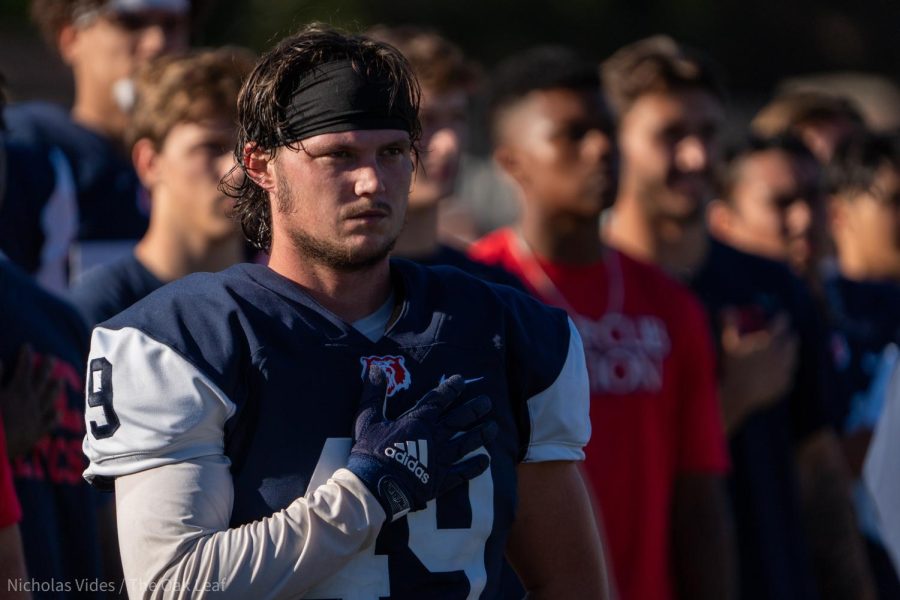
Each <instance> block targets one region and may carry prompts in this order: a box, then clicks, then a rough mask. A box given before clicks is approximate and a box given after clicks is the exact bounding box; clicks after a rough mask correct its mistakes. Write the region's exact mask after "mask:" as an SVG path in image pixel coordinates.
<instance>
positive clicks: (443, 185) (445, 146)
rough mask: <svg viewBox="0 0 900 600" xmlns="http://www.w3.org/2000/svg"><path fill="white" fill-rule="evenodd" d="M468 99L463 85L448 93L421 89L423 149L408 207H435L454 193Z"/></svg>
mask: <svg viewBox="0 0 900 600" xmlns="http://www.w3.org/2000/svg"><path fill="white" fill-rule="evenodd" d="M468 103H469V98H468V95H467V94H466V92H465V90H463V89H461V88H457V89H452V90H448V91H445V92H435V91H433V90H429V89H428V88H423V89H422V101H421V105H420V108H419V118H420V120H421V121H422V141H421V147H422V151H421V153H420V154H419V164H418V168H417V169H416V175H415V178H414V180H413V187H412V190H411V191H410V194H409V207H410V209H411V210H415V209H416V208H419V207H427V206H433V205H434V204H435V203H437V202H438V201H439V200H442V199H444V198H446V197H448V196H450V195H451V194H453V189H454V186H455V184H456V176H457V174H458V173H459V159H460V155H461V154H462V146H463V142H464V140H465V133H466V122H467V111H468Z"/></svg>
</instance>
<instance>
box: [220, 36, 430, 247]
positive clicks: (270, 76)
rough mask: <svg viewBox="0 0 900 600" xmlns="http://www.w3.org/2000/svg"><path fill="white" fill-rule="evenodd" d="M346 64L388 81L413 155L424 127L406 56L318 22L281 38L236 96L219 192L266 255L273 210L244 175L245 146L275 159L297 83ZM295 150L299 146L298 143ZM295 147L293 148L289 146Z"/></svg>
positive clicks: (260, 192)
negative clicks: (228, 161)
mask: <svg viewBox="0 0 900 600" xmlns="http://www.w3.org/2000/svg"><path fill="white" fill-rule="evenodd" d="M336 60H349V61H351V63H352V65H353V69H354V70H356V71H357V72H359V73H364V74H366V75H367V76H370V77H376V78H379V79H386V80H387V81H389V82H390V85H391V89H390V95H391V98H392V99H395V100H393V101H394V102H398V103H400V104H403V105H407V106H409V107H410V108H411V110H409V111H407V112H406V113H405V119H406V126H407V127H406V129H407V131H409V137H410V142H411V144H412V147H413V153H414V154H415V153H416V152H417V149H418V141H419V138H420V137H421V132H422V127H421V125H420V123H419V118H418V109H419V95H420V92H419V84H418V82H417V81H416V78H415V75H414V74H413V71H412V67H411V66H410V64H409V62H408V61H407V60H406V58H404V57H403V55H402V54H400V52H399V51H398V50H396V49H395V48H393V47H392V46H389V45H387V44H384V43H381V42H376V41H373V40H370V39H368V38H366V37H363V36H358V35H351V34H348V33H345V32H342V31H339V30H337V29H333V28H331V27H328V26H326V25H323V24H321V23H313V24H310V25H308V26H306V27H304V28H303V29H301V30H300V31H299V32H298V33H296V34H294V35H292V36H290V37H287V38H285V39H284V40H282V41H281V42H280V43H279V44H278V45H277V46H276V47H275V48H274V49H272V50H271V51H269V52H268V53H267V54H265V55H264V56H263V57H262V58H261V59H260V61H259V62H258V63H257V65H256V67H255V68H254V69H253V72H252V73H251V74H250V76H249V77H248V78H247V81H246V82H245V83H244V86H243V87H242V88H241V92H240V95H239V96H238V127H239V130H238V142H237V146H236V147H235V157H236V161H237V165H236V166H235V168H234V169H233V170H232V172H231V173H229V174H228V175H227V176H226V177H225V178H224V179H223V180H222V183H221V185H220V188H221V189H222V190H223V192H224V193H226V194H228V195H229V196H231V197H233V198H236V199H237V201H236V203H235V207H234V215H235V217H236V218H237V219H238V220H239V221H240V223H241V227H242V228H243V230H244V235H246V236H247V239H248V240H249V241H250V243H251V244H253V245H254V246H255V247H257V248H259V249H260V250H263V251H265V252H268V251H269V248H270V246H271V243H272V208H271V204H270V200H269V197H268V193H267V192H266V191H265V190H264V189H263V188H261V187H260V186H259V185H257V184H256V183H255V182H254V181H253V180H252V179H250V177H246V176H244V177H241V176H240V175H241V174H242V173H243V174H244V175H246V170H247V166H246V165H245V164H244V147H245V146H246V145H247V144H250V145H252V146H255V147H256V148H257V149H259V150H262V151H265V152H268V153H269V155H270V157H271V158H274V157H275V155H276V153H277V151H278V148H279V147H282V146H284V145H285V144H283V143H282V142H281V140H282V139H283V133H282V132H283V131H284V130H285V128H286V127H287V125H288V118H287V111H288V108H289V106H290V103H291V96H292V94H293V92H294V90H295V87H296V85H297V83H298V82H299V81H300V80H301V79H302V78H303V77H304V76H305V75H307V74H308V73H309V72H310V71H311V70H312V69H314V68H316V67H317V66H319V65H322V64H324V63H327V62H332V61H336ZM297 145H298V147H299V143H297ZM291 147H293V145H292V146H291Z"/></svg>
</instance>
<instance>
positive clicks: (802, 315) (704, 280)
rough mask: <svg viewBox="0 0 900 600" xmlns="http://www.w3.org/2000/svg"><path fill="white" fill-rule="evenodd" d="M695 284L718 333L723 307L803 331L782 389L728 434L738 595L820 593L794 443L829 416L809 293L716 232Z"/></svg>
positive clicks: (743, 319) (776, 599) (760, 323)
mask: <svg viewBox="0 0 900 600" xmlns="http://www.w3.org/2000/svg"><path fill="white" fill-rule="evenodd" d="M689 285H690V287H691V289H692V290H693V292H694V293H695V294H697V296H698V297H699V298H700V300H701V302H702V303H703V305H704V307H705V308H706V311H707V316H708V318H709V320H710V325H711V329H712V330H713V331H714V332H715V333H716V339H721V330H722V321H721V315H722V311H723V310H733V311H736V312H737V314H738V318H739V322H740V323H741V326H742V327H744V328H746V329H747V330H753V329H757V328H761V327H764V326H766V325H768V323H769V321H770V320H771V319H772V318H774V316H775V315H777V314H780V313H781V314H787V315H788V316H789V318H790V323H791V328H792V329H793V331H794V332H795V333H796V334H797V336H798V338H799V342H800V343H799V349H798V364H797V372H796V374H795V376H794V379H793V381H792V382H791V388H790V390H789V391H788V394H787V395H786V397H785V398H784V399H782V400H780V401H778V402H776V403H775V404H773V405H772V406H771V407H768V408H766V409H763V410H759V411H757V412H755V413H753V414H751V415H750V416H749V417H747V419H746V420H745V421H744V422H743V423H742V424H741V426H740V427H739V428H738V429H737V430H736V431H735V432H734V433H733V434H732V435H731V437H730V439H729V450H730V453H731V464H732V473H731V476H730V478H729V482H728V483H729V490H730V493H731V500H732V508H733V511H734V517H735V526H736V532H737V542H738V551H739V560H740V565H739V566H740V569H741V573H742V576H741V582H740V583H741V597H742V598H771V599H772V600H780V599H784V600H796V599H798V598H802V599H812V598H816V597H817V596H816V590H815V582H814V580H813V575H812V563H811V555H810V553H809V549H808V547H807V543H806V534H805V532H804V530H803V521H802V517H801V514H802V513H801V508H800V498H799V492H798V481H797V473H796V469H795V466H794V465H795V463H794V451H795V449H796V447H797V446H798V445H799V444H801V443H802V442H803V440H804V439H807V436H810V435H812V434H814V433H815V432H817V431H821V429H822V428H823V427H824V426H825V425H826V424H827V422H828V417H827V407H826V400H825V380H824V377H825V373H826V369H827V356H826V354H825V351H824V346H825V344H824V338H825V336H824V332H823V330H822V327H821V324H820V322H819V321H818V318H817V315H816V308H815V305H814V304H813V300H812V297H811V296H810V294H809V293H808V290H806V288H805V287H804V285H803V283H802V282H801V281H800V280H799V279H798V278H797V277H795V276H794V275H793V274H792V273H791V272H790V270H789V269H788V268H787V266H785V265H783V264H781V263H776V262H774V261H771V260H767V259H765V258H762V257H759V256H755V255H751V254H747V253H745V252H741V251H740V250H737V249H735V248H732V247H730V246H727V245H725V244H722V243H720V242H717V241H715V240H712V241H711V246H710V250H709V254H708V255H707V258H706V261H705V263H704V264H703V265H702V266H701V268H700V269H699V270H698V271H697V272H696V273H695V275H694V277H693V278H692V280H691V281H690V282H689Z"/></svg>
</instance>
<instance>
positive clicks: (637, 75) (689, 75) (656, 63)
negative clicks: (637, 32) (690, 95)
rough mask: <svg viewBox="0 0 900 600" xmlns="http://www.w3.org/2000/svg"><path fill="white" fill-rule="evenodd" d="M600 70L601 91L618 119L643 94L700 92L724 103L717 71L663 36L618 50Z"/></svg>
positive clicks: (634, 43)
mask: <svg viewBox="0 0 900 600" xmlns="http://www.w3.org/2000/svg"><path fill="white" fill-rule="evenodd" d="M601 70H602V75H603V86H604V89H605V90H606V93H607V95H608V97H609V100H610V103H611V104H612V108H613V110H614V111H615V112H616V114H617V115H618V116H619V118H621V116H622V115H623V114H625V113H626V112H628V110H629V109H630V108H631V106H632V105H633V104H634V103H635V101H636V100H637V99H638V98H639V97H641V96H643V95H645V94H651V93H659V92H676V91H680V90H686V89H700V90H703V91H706V92H709V93H711V94H712V95H714V96H716V97H717V98H719V99H720V100H722V101H724V100H725V99H726V92H725V85H724V82H723V79H722V77H721V75H720V72H719V69H718V67H717V66H716V65H714V64H713V62H712V61H711V60H710V59H709V58H707V57H706V56H704V55H703V54H701V53H699V52H697V51H696V50H693V49H692V48H689V47H688V46H684V45H682V44H679V43H678V42H676V41H675V40H673V39H672V38H670V37H669V36H666V35H656V36H652V37H648V38H644V39H642V40H638V41H636V42H633V43H631V44H628V45H627V46H624V47H622V48H620V49H619V50H618V51H616V52H615V54H613V55H612V56H610V57H609V58H608V59H606V60H605V61H604V62H603V64H602V68H601Z"/></svg>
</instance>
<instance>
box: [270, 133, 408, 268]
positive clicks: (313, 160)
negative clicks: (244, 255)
mask: <svg viewBox="0 0 900 600" xmlns="http://www.w3.org/2000/svg"><path fill="white" fill-rule="evenodd" d="M298 145H300V146H301V147H300V148H299V149H297V150H292V149H291V148H281V149H280V150H279V152H278V154H277V155H276V158H275V161H274V172H275V181H274V187H273V188H272V189H270V197H271V198H272V228H273V240H274V241H273V244H279V243H290V244H292V245H293V248H294V250H295V251H296V252H298V253H299V254H300V255H301V256H302V257H304V258H305V259H306V260H310V261H313V262H316V263H318V264H322V265H325V266H328V267H331V268H334V269H337V270H342V271H354V270H359V269H362V268H366V267H369V266H371V265H373V264H376V263H378V262H379V261H380V260H382V259H383V258H385V257H386V256H387V253H388V252H389V251H390V249H391V248H392V247H393V245H394V242H396V240H397V237H398V236H399V235H400V230H401V229H402V227H403V222H404V218H405V215H406V206H407V196H408V194H409V186H410V183H411V179H412V169H413V163H412V158H411V151H410V140H409V134H408V133H407V132H405V131H399V130H392V129H379V130H372V131H348V132H343V133H325V134H321V135H317V136H314V137H311V138H308V139H305V140H303V141H302V142H300V143H299V144H298ZM279 240H282V241H281V242H280V241H279Z"/></svg>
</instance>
